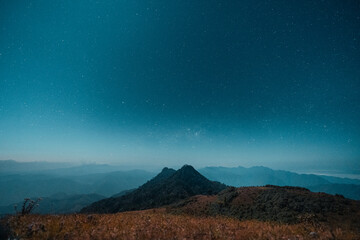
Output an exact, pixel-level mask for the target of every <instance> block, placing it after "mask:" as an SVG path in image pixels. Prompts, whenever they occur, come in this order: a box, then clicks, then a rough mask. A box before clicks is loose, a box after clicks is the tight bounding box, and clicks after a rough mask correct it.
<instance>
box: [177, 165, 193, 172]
mask: <svg viewBox="0 0 360 240" xmlns="http://www.w3.org/2000/svg"><path fill="white" fill-rule="evenodd" d="M179 171H194V172H197V171H196V170H195V168H194V167H193V166H191V165H188V164H185V165H184V166H182V167H181V168H180V169H179Z"/></svg>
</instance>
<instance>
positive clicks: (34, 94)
mask: <svg viewBox="0 0 360 240" xmlns="http://www.w3.org/2000/svg"><path fill="white" fill-rule="evenodd" d="M358 29H360V4H359V2H358V1H346V2H345V1H250V0H249V1H226V2H224V1H213V0H212V1H113V0H109V1H104V2H100V1H85V0H80V1H45V0H44V1H42V0H40V1H26V2H23V1H1V2H0V159H15V160H18V161H38V160H42V161H73V162H78V161H81V162H109V163H116V164H123V165H133V166H139V167H141V166H151V165H156V166H175V165H176V166H178V165H182V164H184V163H189V164H193V165H195V166H207V165H224V166H237V165H243V166H252V165H265V166H269V167H274V168H284V169H290V168H293V169H299V168H302V169H305V170H306V169H344V170H351V169H360V164H359V160H360V159H359V157H360V147H359V144H360V126H359V122H360V106H359V102H360V93H359V90H360V45H359V41H360V32H359V31H358Z"/></svg>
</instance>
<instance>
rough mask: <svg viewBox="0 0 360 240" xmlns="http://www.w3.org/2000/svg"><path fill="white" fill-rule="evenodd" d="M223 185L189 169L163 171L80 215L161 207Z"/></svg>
mask: <svg viewBox="0 0 360 240" xmlns="http://www.w3.org/2000/svg"><path fill="white" fill-rule="evenodd" d="M225 188H226V186H225V185H224V184H221V183H219V182H213V181H210V180H208V179H206V178H205V177H204V176H202V175H201V174H200V173H199V172H197V171H196V170H195V169H194V168H193V167H192V166H189V165H185V166H183V167H182V168H181V169H179V170H177V171H175V170H174V169H170V168H164V169H163V170H162V171H161V172H160V173H159V174H158V175H157V176H156V177H154V178H153V179H151V180H150V181H148V182H147V183H145V184H144V185H142V186H140V187H139V188H137V189H136V190H134V191H131V192H130V193H128V194H125V195H123V196H120V197H112V198H108V199H104V200H100V201H98V202H95V203H93V204H91V205H90V206H88V207H85V208H83V209H82V210H81V213H116V212H123V211H131V210H143V209H150V208H156V207H161V206H164V205H168V204H171V203H175V202H177V201H179V200H182V199H186V198H188V197H191V196H195V195H198V194H207V195H208V194H216V193H218V192H220V191H221V190H223V189H225Z"/></svg>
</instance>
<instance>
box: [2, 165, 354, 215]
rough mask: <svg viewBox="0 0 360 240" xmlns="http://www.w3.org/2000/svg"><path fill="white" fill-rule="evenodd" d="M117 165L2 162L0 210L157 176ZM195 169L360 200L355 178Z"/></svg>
mask: <svg viewBox="0 0 360 240" xmlns="http://www.w3.org/2000/svg"><path fill="white" fill-rule="evenodd" d="M120 170H121V168H120V167H118V166H111V165H106V164H101V165H99V164H89V165H78V166H67V165H66V164H65V165H64V164H60V163H54V164H53V163H46V162H34V163H21V162H15V161H0V206H4V208H2V207H0V214H1V213H2V210H1V209H6V208H7V207H8V206H13V205H14V204H16V203H19V202H22V201H23V199H24V198H27V197H42V198H44V199H45V198H47V197H52V195H54V194H57V193H59V192H60V193H65V194H68V195H82V194H83V195H89V194H97V195H101V196H104V197H110V196H113V197H114V198H116V197H120V196H122V195H125V194H127V193H129V190H135V189H136V188H137V187H139V186H140V185H142V184H144V183H146V181H148V180H150V179H151V178H153V177H154V176H155V175H156V174H155V173H153V172H147V171H143V170H131V171H120ZM167 170H169V171H170V172H171V171H175V170H173V169H167ZM198 171H199V172H200V173H201V174H202V175H203V176H205V177H206V178H208V179H209V180H211V181H217V182H221V183H224V184H226V185H229V186H235V187H243V186H264V185H267V184H271V185H279V186H286V185H287V186H299V187H305V188H308V189H310V190H311V191H314V192H326V193H329V194H341V195H343V196H344V197H347V198H351V199H358V200H360V180H358V179H349V178H338V177H331V176H324V175H314V174H297V173H293V172H288V171H280V170H272V169H270V168H266V167H251V168H244V167H235V168H225V167H206V168H201V169H199V170H198ZM130 192H131V191H130ZM43 204H44V202H43ZM11 209H13V208H12V207H11Z"/></svg>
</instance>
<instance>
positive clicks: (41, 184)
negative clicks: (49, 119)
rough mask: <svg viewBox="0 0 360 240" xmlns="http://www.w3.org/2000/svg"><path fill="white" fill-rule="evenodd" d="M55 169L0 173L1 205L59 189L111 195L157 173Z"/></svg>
mask: <svg viewBox="0 0 360 240" xmlns="http://www.w3.org/2000/svg"><path fill="white" fill-rule="evenodd" d="M77 168H78V167H77ZM84 168H85V169H86V168H88V167H87V166H84ZM54 171H57V172H58V173H57V174H51V173H49V172H48V171H42V172H40V173H38V172H36V173H32V172H29V173H1V174H0V206H7V205H9V204H14V203H17V202H21V201H22V200H23V199H24V198H27V197H33V196H35V197H49V196H51V195H53V194H56V193H59V192H63V193H66V194H71V195H73V194H92V193H95V194H99V195H104V196H106V197H110V196H112V195H114V194H117V193H119V192H121V191H124V190H128V189H133V188H136V187H138V186H140V185H141V184H143V183H144V182H146V181H147V180H149V179H151V178H152V177H153V176H155V173H151V172H147V171H142V170H132V171H116V172H105V173H93V174H87V175H86V174H81V175H70V174H64V175H62V174H61V171H60V170H54ZM70 171H72V169H67V170H66V173H68V172H70Z"/></svg>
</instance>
